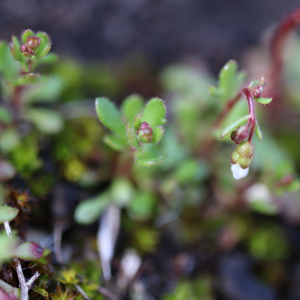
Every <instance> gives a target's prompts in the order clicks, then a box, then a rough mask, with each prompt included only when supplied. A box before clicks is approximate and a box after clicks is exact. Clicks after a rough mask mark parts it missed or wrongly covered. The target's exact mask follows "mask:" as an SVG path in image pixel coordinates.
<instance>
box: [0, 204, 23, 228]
mask: <svg viewBox="0 0 300 300" xmlns="http://www.w3.org/2000/svg"><path fill="white" fill-rule="evenodd" d="M18 213H19V210H18V209H16V208H13V207H10V206H0V224H2V223H4V222H6V221H8V222H10V221H12V220H13V219H14V218H15V217H16V216H17V215H18Z"/></svg>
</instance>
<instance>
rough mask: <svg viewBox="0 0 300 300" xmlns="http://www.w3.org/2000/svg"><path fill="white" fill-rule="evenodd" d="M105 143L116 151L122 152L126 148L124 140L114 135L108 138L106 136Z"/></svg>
mask: <svg viewBox="0 0 300 300" xmlns="http://www.w3.org/2000/svg"><path fill="white" fill-rule="evenodd" d="M103 141H104V143H105V144H106V145H108V146H109V147H111V148H112V149H114V150H116V151H121V150H123V149H124V148H125V144H124V142H123V140H121V139H120V138H119V137H118V136H117V135H114V134H107V135H106V136H104V138H103Z"/></svg>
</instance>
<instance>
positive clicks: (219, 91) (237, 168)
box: [210, 61, 272, 179]
mask: <svg viewBox="0 0 300 300" xmlns="http://www.w3.org/2000/svg"><path fill="white" fill-rule="evenodd" d="M244 77H245V75H244V73H242V72H237V64H236V63H235V62H234V61H229V62H228V63H227V64H226V65H225V66H224V67H223V69H222V70H221V72H220V77H219V86H218V87H215V86H212V87H210V93H211V95H212V96H214V97H217V98H219V99H220V100H221V101H223V102H224V101H229V102H228V103H227V106H226V107H225V110H224V111H223V113H221V114H220V118H219V119H218V120H217V125H218V124H219V123H220V122H221V121H222V120H223V119H224V117H225V116H226V115H227V114H228V113H229V112H230V110H231V109H232V108H233V106H234V104H235V103H236V102H237V101H238V100H239V99H240V98H241V97H242V96H245V97H246V99H247V102H248V109H249V114H247V115H245V116H242V117H240V118H239V119H237V120H236V121H234V122H232V123H231V124H230V125H228V126H227V127H226V128H224V129H222V130H221V134H220V139H223V138H224V137H226V136H227V135H229V134H230V137H231V139H232V140H233V141H234V142H235V143H236V144H237V145H238V146H237V148H236V149H235V151H234V152H233V153H232V155H231V170H232V173H233V177H234V178H235V179H241V178H243V177H245V176H247V174H248V172H249V167H250V165H251V162H252V160H253V157H254V152H255V151H254V146H253V134H254V132H255V134H256V135H257V137H258V139H259V140H260V141H262V133H261V131H260V128H259V125H258V121H257V118H256V114H255V105H254V100H255V101H256V102H258V103H260V104H264V105H265V104H269V103H270V102H271V101H272V98H263V97H261V95H262V92H263V86H264V85H265V81H264V78H261V79H260V80H255V81H252V82H251V83H250V85H249V86H248V87H246V88H243V89H242V91H241V92H239V89H240V88H241V85H242V84H243V82H244ZM245 123H247V124H246V125H244V124H245Z"/></svg>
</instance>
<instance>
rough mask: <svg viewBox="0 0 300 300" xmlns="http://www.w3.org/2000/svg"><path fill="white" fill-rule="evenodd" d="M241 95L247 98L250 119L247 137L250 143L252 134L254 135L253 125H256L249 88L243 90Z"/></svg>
mask: <svg viewBox="0 0 300 300" xmlns="http://www.w3.org/2000/svg"><path fill="white" fill-rule="evenodd" d="M243 93H244V95H245V96H246V98H247V102H248V107H249V115H250V119H249V122H248V127H250V134H249V137H248V141H249V142H251V140H252V137H253V134H254V129H255V125H256V116H255V107H254V100H253V97H252V94H251V91H250V89H249V88H245V89H243Z"/></svg>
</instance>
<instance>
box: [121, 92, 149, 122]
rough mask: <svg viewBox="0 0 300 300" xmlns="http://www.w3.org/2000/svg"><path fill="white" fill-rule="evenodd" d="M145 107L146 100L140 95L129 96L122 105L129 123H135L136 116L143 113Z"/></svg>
mask: <svg viewBox="0 0 300 300" xmlns="http://www.w3.org/2000/svg"><path fill="white" fill-rule="evenodd" d="M143 106H144V99H143V98H142V97H141V96H140V95H138V94H133V95H131V96H128V97H127V98H126V99H125V100H124V101H123V103H122V107H121V110H122V113H123V115H124V116H125V119H126V121H127V122H130V123H133V122H134V119H135V117H136V115H137V114H138V113H139V112H141V111H142V109H143Z"/></svg>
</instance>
